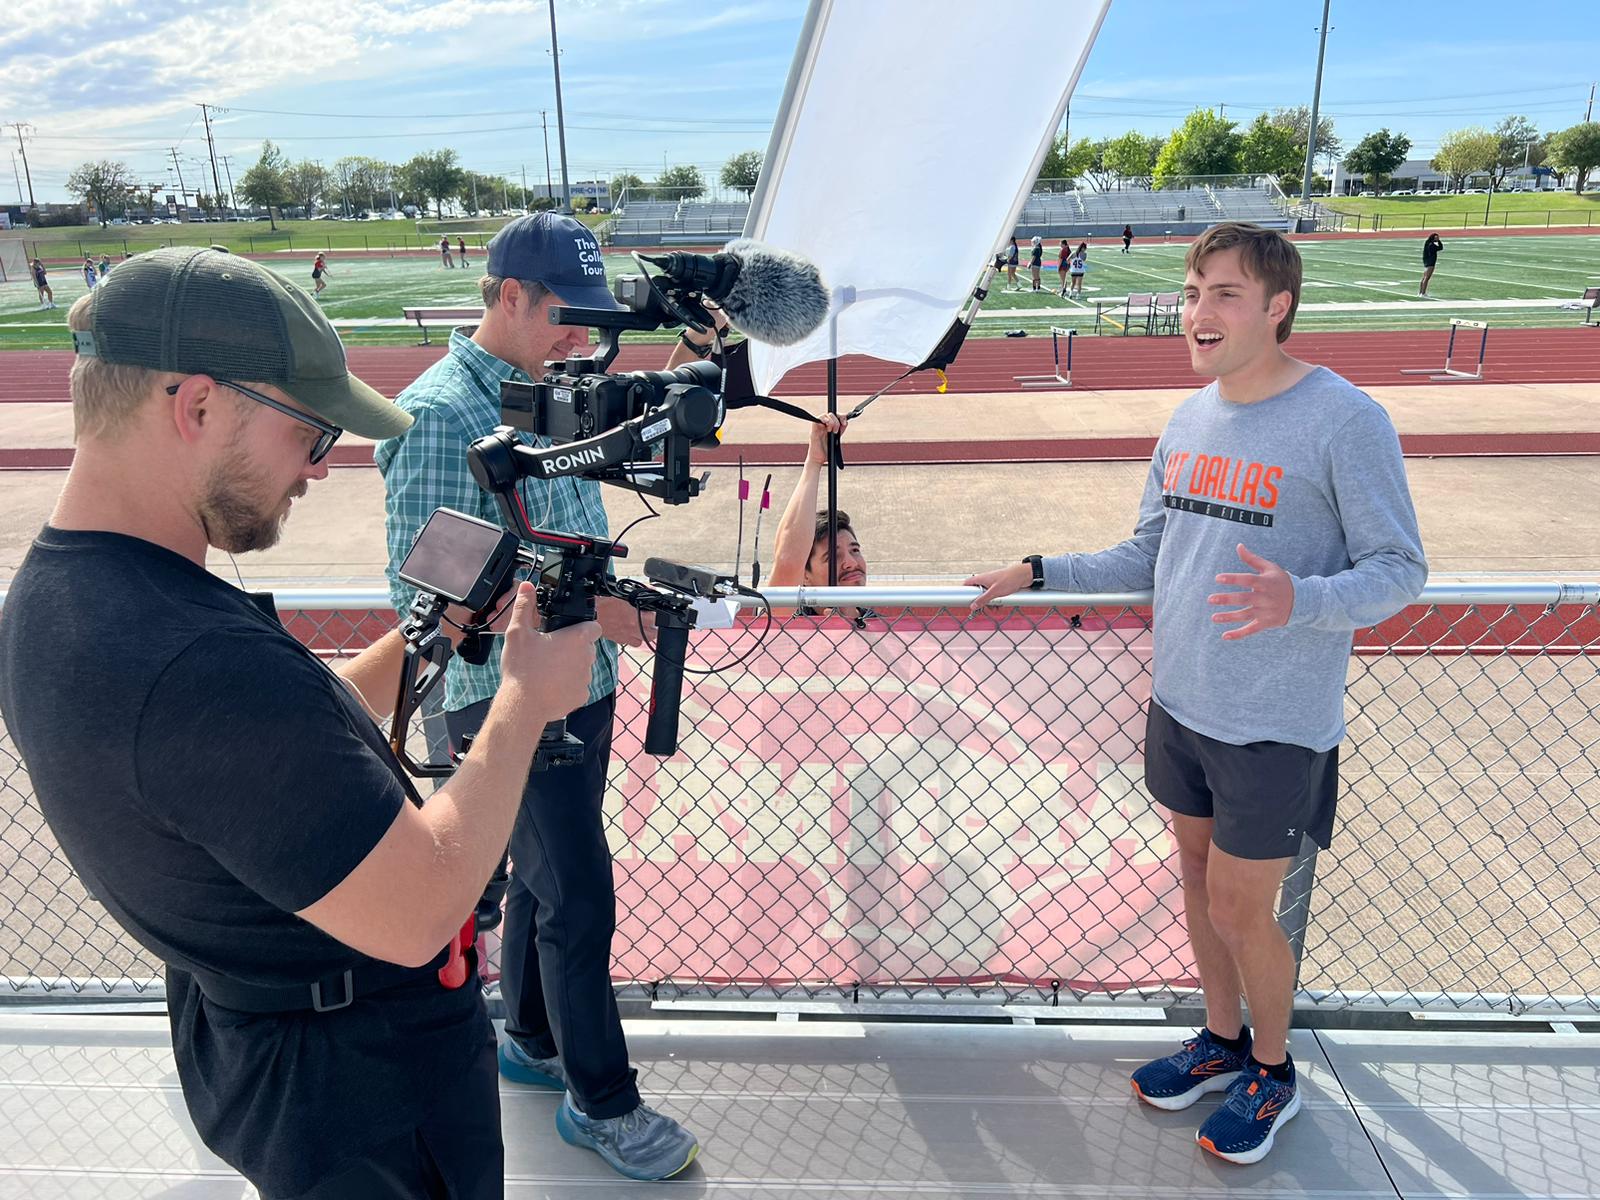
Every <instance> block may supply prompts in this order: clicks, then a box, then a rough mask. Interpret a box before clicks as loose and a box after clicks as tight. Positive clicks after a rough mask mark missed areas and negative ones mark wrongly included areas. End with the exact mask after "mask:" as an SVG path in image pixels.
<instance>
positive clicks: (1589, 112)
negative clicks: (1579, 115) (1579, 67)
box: [1583, 83, 1594, 124]
mask: <svg viewBox="0 0 1600 1200" xmlns="http://www.w3.org/2000/svg"><path fill="white" fill-rule="evenodd" d="M1593 119H1594V84H1592V83H1591V84H1590V85H1589V107H1588V108H1586V109H1584V110H1583V120H1584V123H1585V124H1587V123H1588V122H1589V121H1591V120H1593Z"/></svg>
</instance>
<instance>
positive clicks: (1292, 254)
mask: <svg viewBox="0 0 1600 1200" xmlns="http://www.w3.org/2000/svg"><path fill="white" fill-rule="evenodd" d="M1185 265H1186V268H1187V278H1186V281H1185V284H1184V309H1183V325H1184V335H1185V337H1186V338H1187V340H1188V343H1189V357H1190V361H1191V363H1192V364H1193V366H1194V369H1195V371H1196V372H1197V373H1199V374H1201V375H1206V376H1210V377H1212V380H1213V382H1211V383H1209V384H1207V385H1206V386H1205V387H1204V388H1202V389H1201V390H1200V391H1198V392H1196V393H1195V394H1194V395H1193V396H1191V397H1189V399H1188V400H1186V401H1184V403H1183V404H1182V405H1180V406H1179V408H1178V410H1177V411H1176V412H1175V413H1173V415H1172V420H1171V421H1170V422H1168V424H1167V428H1166V430H1165V431H1164V432H1163V433H1162V435H1161V439H1160V441H1159V442H1158V443H1157V445H1156V451H1155V454H1154V456H1153V457H1152V458H1151V461H1150V475H1149V478H1148V480H1147V482H1146V484H1145V491H1144V498H1143V500H1142V501H1141V503H1140V506H1139V520H1138V524H1137V526H1136V527H1135V529H1134V533H1133V536H1132V537H1131V538H1129V539H1128V540H1127V541H1125V542H1122V543H1121V544H1119V545H1116V546H1113V547H1111V548H1110V549H1108V550H1102V551H1100V552H1098V553H1094V554H1061V555H1057V556H1053V557H1043V558H1041V557H1040V556H1038V555H1033V556H1030V557H1029V558H1027V559H1024V560H1023V561H1022V562H1020V563H1017V564H1014V565H1012V566H1009V567H1004V568H1001V569H999V570H994V571H987V572H985V573H983V574H981V575H976V576H973V577H972V578H970V579H968V580H967V583H969V584H973V585H976V586H979V587H982V588H983V589H984V592H983V595H982V596H980V597H979V598H978V600H977V601H976V602H975V603H974V605H973V607H974V608H977V607H979V606H980V605H983V604H986V603H988V602H989V601H990V600H993V599H994V598H996V597H998V596H1005V595H1009V594H1011V593H1013V592H1017V591H1021V590H1023V589H1025V588H1028V587H1035V588H1039V587H1046V586H1048V587H1051V588H1055V589H1060V590H1062V591H1067V592H1124V591H1139V590H1143V589H1146V588H1152V587H1153V588H1154V589H1155V605H1154V658H1155V661H1154V675H1155V679H1154V687H1153V690H1152V699H1151V702H1150V711H1149V723H1148V729H1147V732H1146V737H1145V781H1146V783H1147V784H1148V786H1149V788H1150V793H1151V795H1152V796H1154V797H1155V799H1156V801H1157V802H1158V803H1160V804H1161V805H1163V806H1164V807H1166V808H1167V809H1169V810H1170V811H1171V814H1172V825H1173V832H1174V834H1175V836H1176V838H1177V841H1178V856H1179V865H1180V870H1181V874H1182V878H1183V895H1184V908H1185V912H1186V914H1187V921H1188V927H1189V941H1190V944H1191V945H1192V947H1193V949H1194V956H1195V961H1196V963H1197V965H1198V967H1199V972H1200V983H1201V987H1202V988H1203V989H1204V992H1205V1003H1206V1025H1205V1028H1204V1029H1203V1030H1201V1031H1200V1033H1199V1035H1198V1036H1197V1037H1195V1038H1192V1039H1190V1040H1189V1041H1187V1042H1185V1043H1184V1044H1183V1046H1182V1048H1181V1049H1180V1050H1178V1052H1177V1053H1175V1054H1173V1055H1170V1056H1169V1057H1166V1058H1161V1059H1157V1060H1155V1061H1154V1062H1151V1063H1148V1064H1147V1065H1145V1066H1143V1067H1141V1068H1139V1070H1137V1071H1135V1072H1134V1074H1133V1089H1134V1092H1135V1094H1136V1095H1138V1096H1139V1097H1140V1098H1141V1099H1142V1100H1144V1101H1146V1102H1147V1103H1149V1104H1152V1105H1154V1106H1156V1107H1157V1108H1163V1109H1180V1108H1187V1107H1188V1106H1189V1105H1190V1104H1192V1103H1194V1102H1195V1101H1196V1100H1198V1099H1199V1098H1200V1097H1201V1096H1202V1095H1204V1094H1205V1093H1207V1092H1213V1091H1223V1090H1226V1091H1227V1093H1228V1096H1227V1099H1226V1101H1225V1102H1224V1103H1223V1105H1222V1106H1221V1107H1220V1108H1218V1109H1217V1110H1216V1111H1215V1112H1214V1113H1213V1114H1212V1115H1211V1116H1210V1117H1209V1118H1208V1119H1207V1120H1206V1121H1205V1123H1204V1124H1203V1125H1201V1126H1200V1130H1199V1133H1198V1135H1197V1139H1198V1141H1199V1143H1200V1145H1201V1146H1203V1147H1204V1148H1205V1149H1207V1150H1209V1151H1211V1152H1212V1153H1214V1154H1216V1155H1218V1156H1219V1157H1221V1158H1224V1159H1227V1160H1228V1161H1230V1162H1239V1163H1249V1162H1257V1161H1259V1160H1260V1159H1262V1158H1264V1157H1265V1156H1266V1154H1267V1152H1268V1151H1269V1150H1270V1149H1271V1148H1272V1140H1273V1135H1274V1132H1275V1130H1276V1128H1277V1127H1278V1126H1279V1125H1280V1124H1282V1123H1283V1122H1285V1121H1288V1120H1289V1119H1290V1118H1291V1117H1293V1116H1294V1115H1295V1113H1296V1112H1298V1111H1299V1109H1300V1096H1299V1093H1298V1091H1297V1090H1296V1087H1295V1074H1294V1064H1293V1062H1292V1061H1291V1060H1290V1058H1289V1054H1288V1046H1287V1042H1288V1033H1289V1020H1290V1015H1291V1012H1292V1009H1293V1001H1294V956H1293V954H1292V952H1291V951H1290V949H1289V943H1288V940H1287V939H1286V938H1285V937H1284V935H1283V931H1282V930H1281V929H1280V928H1279V927H1278V924H1277V921H1276V920H1275V919H1274V917H1273V910H1274V905H1275V902H1276V899H1277V896H1278V892H1279V889H1280V887H1281V886H1282V883H1283V877H1284V873H1285V871H1286V870H1287V868H1288V866H1289V863H1290V862H1291V861H1292V860H1293V858H1294V857H1295V855H1296V853H1297V852H1298V851H1299V848H1300V843H1301V839H1302V837H1305V836H1310V837H1311V838H1312V839H1313V840H1314V841H1316V843H1317V844H1318V845H1320V846H1322V847H1323V848H1324V849H1326V848H1327V846H1328V844H1329V842H1330V840H1331V838H1332V835H1333V824H1334V805H1335V800H1336V797H1337V792H1338V754H1339V751H1338V746H1339V743H1340V742H1341V741H1342V740H1343V739H1344V732H1345V730H1344V684H1345V674H1346V671H1347V669H1348V667H1349V662H1350V647H1351V641H1352V638H1353V635H1354V631H1355V630H1357V629H1361V628H1365V627H1366V626H1369V625H1375V624H1377V623H1378V622H1380V621H1382V620H1384V619H1385V618H1387V617H1390V616H1392V615H1393V614H1395V613H1396V612H1398V611H1400V610H1401V609H1402V608H1404V607H1405V606H1406V604H1408V603H1409V602H1410V601H1412V600H1414V599H1415V598H1416V596H1417V594H1418V593H1419V592H1420V591H1421V589H1422V585H1423V584H1424V583H1425V582H1426V581H1427V575H1428V565H1427V562H1426V561H1425V560H1424V558H1423V554H1422V543H1421V539H1420V538H1419V536H1418V533H1417V518H1416V512H1415V510H1414V509H1413V507H1412V504H1411V494H1410V491H1409V489H1408V488H1407V485H1406V476H1405V466H1404V464H1403V462H1402V461H1401V457H1400V440H1399V438H1398V436H1397V435H1396V434H1395V431H1394V426H1393V425H1392V424H1391V423H1390V421H1389V417H1388V414H1387V413H1385V412H1384V410H1383V409H1382V408H1380V407H1379V406H1378V404H1377V403H1376V402H1375V401H1374V400H1373V399H1372V398H1371V397H1369V396H1368V395H1366V393H1364V392H1362V391H1360V390H1358V389H1357V388H1355V387H1354V386H1352V385H1351V384H1350V383H1349V382H1347V381H1346V380H1344V379H1341V378H1340V377H1339V376H1338V375H1335V374H1334V373H1333V372H1332V371H1329V370H1328V369H1326V368H1325V367H1317V366H1312V365H1311V364H1309V363H1303V362H1300V361H1299V360H1297V359H1294V358H1291V357H1290V356H1289V355H1288V354H1286V353H1285V352H1284V350H1283V346H1282V343H1283V341H1284V339H1286V338H1287V337H1288V336H1289V330H1290V327H1291V325H1292V324H1293V321H1294V312H1295V307H1296V305H1297V304H1298V303H1299V298H1300V278H1301V267H1300V254H1299V252H1298V251H1297V250H1296V249H1295V248H1294V246H1293V244H1291V243H1290V242H1289V240H1288V239H1287V238H1285V237H1284V236H1283V235H1281V234H1279V233H1276V232H1273V231H1271V230H1267V229H1262V228H1260V227H1258V226H1254V225H1245V224H1236V223H1227V224H1222V225H1217V226H1214V227H1213V228H1211V229H1210V230H1208V231H1207V232H1206V233H1204V234H1203V235H1202V236H1201V237H1200V238H1199V239H1198V240H1197V241H1196V242H1195V243H1194V245H1193V246H1192V247H1191V248H1190V250H1189V254H1188V257H1187V260H1186V264H1185ZM1241 993H1243V995H1244V996H1245V997H1246V998H1247V999H1248V1001H1249V1005H1250V1014H1251V1017H1252V1019H1253V1020H1254V1022H1255V1030H1254V1033H1253V1035H1252V1031H1251V1030H1250V1028H1249V1027H1248V1026H1246V1025H1245V1024H1244V1014H1243V1010H1242V1007H1241V1004H1240V995H1241Z"/></svg>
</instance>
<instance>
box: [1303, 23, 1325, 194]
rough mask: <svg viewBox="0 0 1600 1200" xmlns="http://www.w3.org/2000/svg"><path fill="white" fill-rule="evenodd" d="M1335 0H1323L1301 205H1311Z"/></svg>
mask: <svg viewBox="0 0 1600 1200" xmlns="http://www.w3.org/2000/svg"><path fill="white" fill-rule="evenodd" d="M1332 3H1333V0H1322V29H1321V36H1320V37H1319V38H1318V39H1317V81H1316V83H1315V84H1314V85H1313V86H1312V88H1311V120H1310V122H1309V123H1308V124H1307V125H1306V166H1305V170H1304V171H1302V172H1301V174H1302V176H1303V178H1302V179H1301V180H1300V203H1301V204H1309V203H1311V172H1312V171H1313V170H1314V169H1315V159H1316V156H1317V109H1318V108H1319V107H1320V106H1321V104H1322V60H1323V57H1324V56H1325V55H1326V54H1327V53H1328V9H1329V7H1330V6H1331V5H1332Z"/></svg>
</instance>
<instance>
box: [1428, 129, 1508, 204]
mask: <svg viewBox="0 0 1600 1200" xmlns="http://www.w3.org/2000/svg"><path fill="white" fill-rule="evenodd" d="M1499 147H1500V140H1499V139H1498V138H1497V137H1495V135H1494V134H1492V133H1490V132H1489V131H1488V130H1487V129H1485V128H1483V127H1482V126H1481V125H1469V126H1468V127H1467V128H1465V129H1452V130H1451V131H1450V132H1449V133H1447V134H1445V135H1444V136H1443V137H1441V138H1440V139H1439V152H1438V153H1437V154H1435V155H1434V156H1433V158H1432V159H1430V160H1429V163H1428V165H1429V166H1431V167H1432V168H1433V169H1434V170H1435V171H1437V172H1439V174H1441V175H1443V176H1444V177H1445V183H1446V186H1448V187H1449V188H1450V190H1451V191H1454V190H1455V189H1457V188H1459V187H1461V186H1462V185H1463V184H1465V183H1466V181H1467V180H1468V178H1470V177H1471V176H1473V175H1477V174H1478V173H1480V172H1482V171H1487V170H1488V169H1489V167H1490V165H1491V164H1492V163H1493V162H1494V160H1495V156H1496V155H1497V154H1498V153H1499Z"/></svg>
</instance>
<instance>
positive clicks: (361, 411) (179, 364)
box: [72, 246, 411, 438]
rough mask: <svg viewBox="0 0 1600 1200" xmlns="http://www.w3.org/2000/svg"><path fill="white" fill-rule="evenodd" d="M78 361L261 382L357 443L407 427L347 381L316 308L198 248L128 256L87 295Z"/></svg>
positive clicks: (382, 402) (266, 274) (248, 268)
mask: <svg viewBox="0 0 1600 1200" xmlns="http://www.w3.org/2000/svg"><path fill="white" fill-rule="evenodd" d="M89 303H90V309H89V328H88V329H86V330H77V331H74V333H73V335H72V339H73V346H74V348H75V349H76V350H77V352H78V353H79V354H82V355H86V356H91V355H92V356H95V357H98V358H102V359H104V360H105V361H107V362H115V363H126V364H128V365H129V366H135V367H148V368H149V369H151V370H153V371H177V372H180V373H182V374H185V375H210V376H212V377H213V378H215V379H227V380H231V381H233V382H235V383H270V384H273V385H275V386H277V387H280V388H282V389H283V390H284V391H285V392H287V393H288V394H289V395H290V396H292V397H294V399H295V400H296V401H298V402H299V403H301V404H303V405H305V406H306V407H307V408H309V409H310V410H311V411H312V412H314V413H316V415H317V416H319V417H321V418H323V419H324V420H326V421H330V422H332V423H333V424H335V425H338V426H340V427H341V428H343V429H348V430H350V432H352V433H354V434H357V435H358V436H360V437H366V438H389V437H395V436H397V435H399V434H402V433H404V432H405V431H406V430H407V429H409V428H410V427H411V414H410V413H408V412H406V411H405V409H403V408H401V407H399V406H398V405H396V404H394V403H393V402H391V401H389V400H386V399H384V397H383V396H381V395H379V394H378V392H377V391H375V390H374V389H373V388H370V387H368V386H367V385H366V384H364V383H362V382H361V380H359V379H357V378H356V377H355V376H354V375H352V374H350V369H349V367H348V366H347V365H346V362H345V355H344V343H342V342H341V341H340V340H339V335H338V334H337V333H335V332H334V329H333V326H332V325H330V324H329V323H328V318H327V317H325V316H323V314H322V310H321V308H319V307H318V306H317V302H316V301H315V300H313V299H312V298H311V297H310V296H308V295H306V293H305V292H303V291H301V290H300V289H299V288H297V287H295V286H294V284H292V283H289V282H287V281H286V280H283V279H280V278H279V277H278V276H277V275H275V274H273V273H272V272H271V271H269V270H267V269H266V268H265V267H263V266H261V265H260V264H259V263H254V262H251V261H250V260H249V259H247V258H241V257H240V256H239V255H237V254H230V253H228V252H227V251H226V250H221V249H218V248H215V247H205V246H170V247H167V248H165V249H161V250H150V251H147V252H145V253H144V254H136V255H134V256H133V257H132V258H130V259H128V260H127V261H125V262H123V263H120V264H118V266H117V268H116V269H115V270H114V271H112V272H111V273H110V274H109V275H107V276H106V277H105V278H104V279H102V280H101V281H100V284H99V286H97V287H96V288H95V289H94V291H93V292H91V293H90V301H89Z"/></svg>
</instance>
